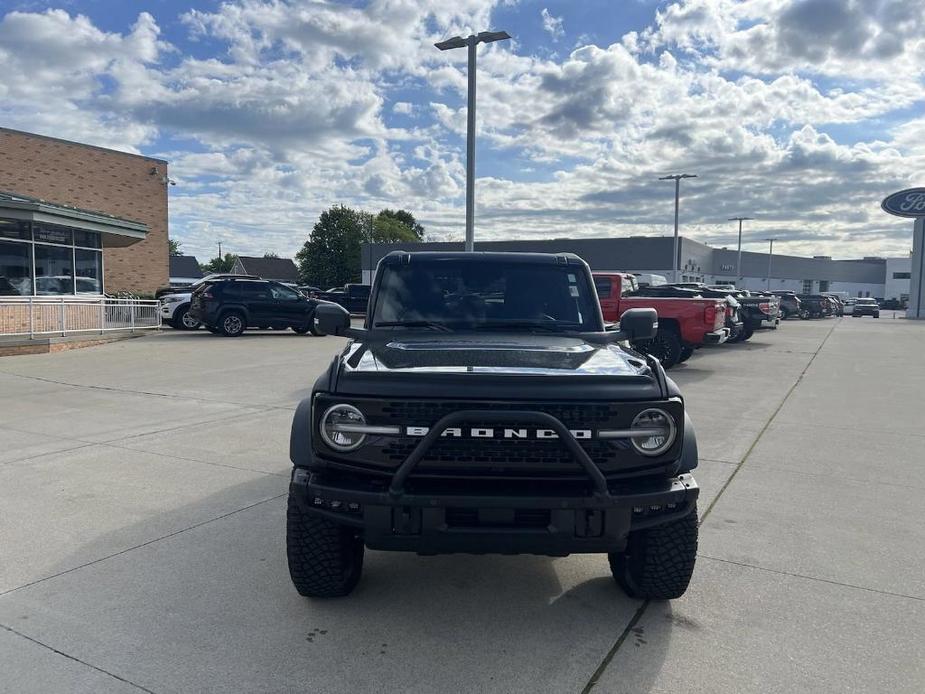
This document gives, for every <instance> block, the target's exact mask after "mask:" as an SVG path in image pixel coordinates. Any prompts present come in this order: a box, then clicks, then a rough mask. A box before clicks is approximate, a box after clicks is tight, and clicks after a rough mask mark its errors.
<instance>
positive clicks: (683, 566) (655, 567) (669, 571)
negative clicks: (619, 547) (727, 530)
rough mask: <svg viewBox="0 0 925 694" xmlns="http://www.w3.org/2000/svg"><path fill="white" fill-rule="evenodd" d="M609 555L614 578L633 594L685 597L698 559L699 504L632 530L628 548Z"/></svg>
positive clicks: (640, 595)
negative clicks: (678, 515) (664, 520)
mask: <svg viewBox="0 0 925 694" xmlns="http://www.w3.org/2000/svg"><path fill="white" fill-rule="evenodd" d="M607 556H608V559H609V560H610V570H611V572H612V573H613V577H614V580H616V582H617V583H618V584H619V586H620V587H621V588H622V589H623V590H624V591H625V592H626V594H627V595H629V596H630V597H633V598H644V599H648V600H672V599H674V598H679V597H681V596H682V595H684V592H685V591H686V590H687V586H688V585H689V584H690V582H691V576H692V575H693V573H694V563H695V562H696V561H697V508H696V507H695V508H694V510H693V511H691V513H690V514H689V515H687V516H685V517H684V518H680V519H678V520H676V521H672V522H670V523H665V524H664V525H657V526H655V527H654V528H646V529H645V530H637V531H635V532H631V533H630V536H629V540H628V542H627V545H626V549H625V550H623V551H622V552H613V553H611V554H609V555H607Z"/></svg>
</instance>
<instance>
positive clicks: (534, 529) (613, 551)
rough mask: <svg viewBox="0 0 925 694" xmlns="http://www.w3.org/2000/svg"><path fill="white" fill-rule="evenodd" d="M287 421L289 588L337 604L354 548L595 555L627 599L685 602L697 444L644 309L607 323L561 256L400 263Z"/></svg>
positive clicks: (331, 324)
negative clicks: (606, 563)
mask: <svg viewBox="0 0 925 694" xmlns="http://www.w3.org/2000/svg"><path fill="white" fill-rule="evenodd" d="M316 322H317V327H318V328H319V329H320V331H321V332H325V333H328V334H332V335H342V336H346V337H349V338H352V341H351V342H350V343H348V344H347V346H346V347H345V348H344V350H343V352H342V353H341V354H339V355H338V356H337V357H336V358H335V359H334V361H333V362H332V364H331V366H330V368H328V369H327V371H325V373H324V374H322V375H321V377H320V378H318V380H317V381H316V383H315V386H314V388H313V391H312V395H311V397H308V398H306V399H305V400H303V401H302V402H301V403H300V405H299V407H298V409H297V410H296V414H295V418H294V421H293V424H292V436H291V441H290V457H291V459H292V462H293V464H294V466H295V468H294V470H293V472H292V478H291V483H290V487H289V505H288V515H287V533H286V545H287V555H288V560H289V571H290V575H291V577H292V581H293V583H294V584H295V587H296V589H297V590H298V591H299V593H301V594H302V595H306V596H312V597H334V596H342V595H347V594H348V593H350V592H351V591H352V590H353V589H354V587H355V586H356V585H357V582H358V581H359V579H360V574H361V571H362V567H363V554H364V550H365V548H366V547H369V548H371V549H379V550H404V551H412V552H417V553H419V554H441V553H450V552H465V553H476V554H482V553H503V554H517V553H531V554H542V555H551V556H565V555H568V554H570V553H573V552H595V553H606V554H607V555H608V557H609V559H610V568H611V570H612V572H613V576H614V578H615V579H616V581H617V583H619V584H620V586H622V587H623V589H624V590H625V591H626V592H627V593H629V594H630V595H632V596H635V597H640V598H654V599H669V598H676V597H678V596H680V595H681V594H683V593H684V591H685V590H686V589H687V585H688V583H689V581H690V578H691V574H692V572H693V569H694V561H695V555H696V550H697V508H696V502H697V495H698V491H699V490H698V487H697V484H696V482H695V481H694V479H693V477H692V476H691V474H690V472H691V470H692V469H693V468H694V467H696V465H697V443H696V440H695V437H694V430H693V427H692V425H691V422H690V419H689V418H688V416H687V415H686V413H685V411H684V400H683V398H682V397H681V393H680V392H679V391H678V388H677V386H676V385H675V384H674V383H673V382H672V381H671V380H670V379H669V378H667V377H666V376H665V372H664V370H663V369H662V367H661V366H660V365H659V364H658V362H657V361H656V360H655V359H653V358H651V357H647V356H645V355H643V354H639V353H637V352H634V351H633V350H632V348H631V344H632V343H633V342H635V341H637V340H647V339H651V338H652V336H653V335H654V334H655V330H656V328H657V317H656V314H655V310H654V309H632V310H630V311H627V312H626V313H625V314H624V315H623V316H622V319H621V323H620V325H619V326H605V324H604V322H603V318H602V316H601V310H600V305H599V303H598V301H597V297H596V295H595V290H594V282H593V281H592V278H591V273H590V270H589V269H588V266H587V265H586V264H585V262H584V261H583V260H581V259H580V258H579V257H577V256H575V255H571V254H561V255H547V254H529V253H406V252H395V253H391V254H389V255H388V256H386V257H385V258H384V259H383V260H382V261H381V262H380V263H379V267H378V270H377V272H376V279H375V282H374V285H373V288H372V293H371V296H370V303H369V314H368V316H367V318H366V321H365V327H363V328H362V329H360V328H353V327H351V323H350V316H349V315H348V313H347V312H346V311H345V310H344V309H343V308H342V307H340V306H336V305H332V304H321V305H319V306H318V308H317V311H316Z"/></svg>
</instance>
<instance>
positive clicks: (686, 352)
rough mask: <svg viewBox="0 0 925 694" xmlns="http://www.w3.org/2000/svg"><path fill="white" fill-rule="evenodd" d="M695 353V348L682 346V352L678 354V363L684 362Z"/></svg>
mask: <svg viewBox="0 0 925 694" xmlns="http://www.w3.org/2000/svg"><path fill="white" fill-rule="evenodd" d="M693 354H694V348H693V347H688V346H687V345H684V346H683V347H681V353H680V355H679V356H678V363H679V364H683V363H684V362H686V361H687V360H688V359H690V358H691V356H692V355H693Z"/></svg>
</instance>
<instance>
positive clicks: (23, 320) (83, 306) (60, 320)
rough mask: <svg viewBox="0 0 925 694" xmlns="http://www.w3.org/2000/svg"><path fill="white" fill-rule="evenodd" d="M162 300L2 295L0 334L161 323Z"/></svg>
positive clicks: (31, 334) (56, 332)
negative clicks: (160, 308)
mask: <svg viewBox="0 0 925 694" xmlns="http://www.w3.org/2000/svg"><path fill="white" fill-rule="evenodd" d="M159 307H160V302H159V301H157V300H151V299H113V298H109V297H93V298H89V297H88V298H86V299H84V298H79V297H73V296H62V297H51V296H35V297H0V337H3V336H20V337H21V336H29V337H49V336H62V337H65V336H67V335H72V334H86V333H100V334H102V333H106V332H110V331H116V330H123V331H130V332H135V331H137V330H150V329H152V328H159V327H161V314H160V311H159V310H158V309H159Z"/></svg>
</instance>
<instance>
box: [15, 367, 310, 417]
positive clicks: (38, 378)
mask: <svg viewBox="0 0 925 694" xmlns="http://www.w3.org/2000/svg"><path fill="white" fill-rule="evenodd" d="M0 374H4V375H6V376H14V377H15V378H22V379H25V380H27V381H41V382H42V383H52V384H54V385H58V386H69V387H71V388H83V389H85V390H104V391H108V392H111V393H125V394H126V395H145V396H148V397H154V398H168V399H172V400H188V401H190V402H208V403H212V404H219V405H237V406H238V407H255V405H254V404H253V403H246V402H229V401H227V400H212V399H210V398H195V397H190V396H188V395H177V394H175V393H156V392H154V391H149V390H132V389H130V388H116V387H114V386H92V385H87V384H86V383H69V382H67V381H56V380H55V379H53V378H42V377H41V376H27V375H26V374H18V373H15V372H13V371H0ZM256 407H265V408H267V410H289V411H292V410H294V409H295V408H294V407H283V406H282V405H257V406H256Z"/></svg>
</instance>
